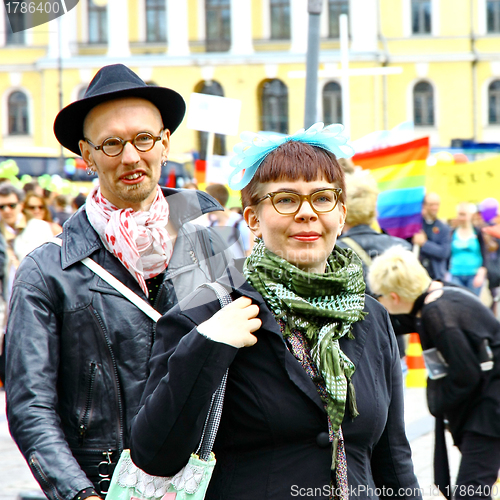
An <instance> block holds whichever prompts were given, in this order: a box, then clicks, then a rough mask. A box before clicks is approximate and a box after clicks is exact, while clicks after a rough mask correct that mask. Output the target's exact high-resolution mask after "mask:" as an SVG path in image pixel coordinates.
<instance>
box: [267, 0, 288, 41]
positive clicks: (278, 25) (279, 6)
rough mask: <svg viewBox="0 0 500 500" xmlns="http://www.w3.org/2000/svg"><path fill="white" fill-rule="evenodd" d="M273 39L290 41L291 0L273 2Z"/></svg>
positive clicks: (275, 0) (273, 0)
mask: <svg viewBox="0 0 500 500" xmlns="http://www.w3.org/2000/svg"><path fill="white" fill-rule="evenodd" d="M270 7H271V38H272V39H273V40H290V0H271V4H270Z"/></svg>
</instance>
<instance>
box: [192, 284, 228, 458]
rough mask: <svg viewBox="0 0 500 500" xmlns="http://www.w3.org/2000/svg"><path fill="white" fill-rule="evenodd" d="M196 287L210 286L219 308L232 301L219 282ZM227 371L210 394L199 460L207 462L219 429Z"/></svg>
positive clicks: (197, 452) (199, 447) (198, 452)
mask: <svg viewBox="0 0 500 500" xmlns="http://www.w3.org/2000/svg"><path fill="white" fill-rule="evenodd" d="M198 288H211V289H212V290H213V291H214V292H215V294H216V295H217V298H218V299H219V302H220V306H221V308H222V307H225V306H227V305H228V304H230V303H231V302H232V299H231V295H229V292H228V291H227V290H226V288H225V287H223V286H222V285H221V284H220V283H217V282H215V283H203V284H202V285H200V286H199V287H198ZM228 371H229V368H228V369H227V370H226V372H225V373H224V376H223V377H222V381H221V383H220V385H219V387H218V388H217V390H216V391H215V392H214V394H213V395H212V400H211V402H210V408H209V409H208V415H207V418H206V420H205V425H204V426H203V432H202V434H201V440H200V444H199V446H198V449H197V450H196V454H197V455H198V456H199V457H200V460H204V461H205V462H208V459H209V458H210V453H211V452H212V448H213V446H214V442H215V438H216V436H217V431H218V429H219V424H220V418H221V415H222V405H223V403H224V394H225V392H226V383H227V374H228Z"/></svg>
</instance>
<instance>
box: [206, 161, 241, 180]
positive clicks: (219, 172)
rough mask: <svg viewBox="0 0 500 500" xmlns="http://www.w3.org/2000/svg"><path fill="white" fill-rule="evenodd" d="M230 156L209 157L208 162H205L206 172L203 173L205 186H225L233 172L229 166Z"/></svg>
mask: <svg viewBox="0 0 500 500" xmlns="http://www.w3.org/2000/svg"><path fill="white" fill-rule="evenodd" d="M232 156H233V155H231V156H229V155H228V156H219V155H213V156H211V157H210V161H207V170H206V172H205V182H206V183H207V184H210V183H216V184H227V182H228V179H229V176H230V175H231V172H232V171H233V170H234V168H233V167H231V165H229V162H230V160H231V158H232Z"/></svg>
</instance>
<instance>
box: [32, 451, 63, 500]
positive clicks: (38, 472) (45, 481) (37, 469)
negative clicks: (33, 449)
mask: <svg viewBox="0 0 500 500" xmlns="http://www.w3.org/2000/svg"><path fill="white" fill-rule="evenodd" d="M29 464H30V468H31V469H32V471H33V474H34V475H35V477H38V480H39V481H40V483H41V484H42V485H43V486H46V488H48V489H49V490H50V491H51V492H52V498H56V499H61V500H62V497H61V496H60V495H59V494H58V493H57V489H56V487H55V486H54V485H53V484H52V483H51V482H50V480H49V478H48V477H47V476H46V475H45V472H43V469H42V467H41V466H40V463H39V462H38V459H37V458H36V457H35V455H34V454H33V455H31V457H30V460H29Z"/></svg>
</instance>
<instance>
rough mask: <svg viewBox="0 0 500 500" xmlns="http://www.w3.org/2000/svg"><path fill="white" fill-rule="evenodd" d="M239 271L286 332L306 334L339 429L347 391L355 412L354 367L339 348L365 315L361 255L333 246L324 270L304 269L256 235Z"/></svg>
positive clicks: (333, 420)
mask: <svg viewBox="0 0 500 500" xmlns="http://www.w3.org/2000/svg"><path fill="white" fill-rule="evenodd" d="M243 272H244V274H245V277H246V279H247V281H248V282H249V283H250V284H251V285H252V286H253V287H254V288H255V289H256V290H257V291H258V292H259V293H260V294H261V295H262V297H263V298H264V300H265V302H266V304H267V305H268V306H269V308H270V309H271V311H272V312H273V314H274V315H275V317H276V318H277V319H278V318H283V319H284V320H285V321H286V325H287V326H286V328H285V336H287V335H289V334H290V331H291V329H294V328H295V329H297V330H299V331H300V332H302V333H303V334H304V335H305V337H306V339H307V341H308V343H309V347H310V349H311V357H312V359H313V361H314V362H315V363H316V366H317V367H318V369H319V371H320V372H321V374H322V376H323V379H324V381H325V385H326V390H327V393H328V396H329V398H328V402H327V412H328V415H329V417H330V420H331V422H332V426H333V428H334V431H337V430H338V429H339V427H340V424H341V423H342V420H343V418H344V413H345V405H346V400H347V391H348V390H349V401H350V403H351V408H350V410H351V416H352V417H353V418H354V417H356V416H357V415H358V412H357V408H356V396H355V394H354V386H353V385H352V384H351V383H350V381H351V377H352V375H353V373H354V370H355V369H356V367H355V366H354V364H353V363H352V361H351V360H350V359H349V358H348V357H347V356H346V355H345V354H344V353H343V352H342V350H341V349H340V345H339V339H340V338H342V337H344V336H345V335H348V336H349V337H350V338H353V337H352V333H351V325H352V324H353V323H355V322H356V321H359V320H361V319H363V317H364V316H365V313H364V312H363V308H364V304H365V295H364V292H365V282H364V281H363V270H362V265H361V261H360V260H359V257H358V256H357V255H356V254H355V253H354V252H353V251H352V250H351V249H344V248H339V247H335V248H334V250H333V252H332V253H331V255H330V256H329V257H328V261H327V267H326V271H325V273H323V274H317V273H308V272H305V271H301V270H300V269H299V268H297V267H295V266H294V265H293V264H290V262H288V261H286V260H284V259H282V258H281V257H278V256H277V255H276V254H274V253H272V252H270V251H269V250H267V248H266V247H265V245H264V242H263V241H262V240H259V241H258V242H257V243H256V244H255V246H254V248H253V250H252V253H251V255H250V256H249V257H248V258H247V260H246V261H245V265H244V269H243Z"/></svg>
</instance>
